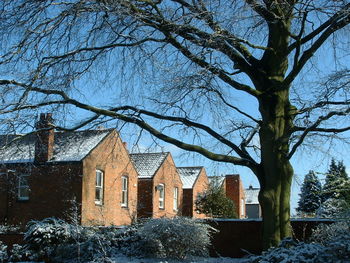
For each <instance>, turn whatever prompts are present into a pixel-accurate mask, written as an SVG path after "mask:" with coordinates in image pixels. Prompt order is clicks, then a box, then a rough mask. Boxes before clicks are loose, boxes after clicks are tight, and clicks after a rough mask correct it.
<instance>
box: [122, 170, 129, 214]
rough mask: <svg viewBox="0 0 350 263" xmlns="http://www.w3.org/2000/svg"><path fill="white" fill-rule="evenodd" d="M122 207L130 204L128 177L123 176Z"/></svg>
mask: <svg viewBox="0 0 350 263" xmlns="http://www.w3.org/2000/svg"><path fill="white" fill-rule="evenodd" d="M121 205H122V207H127V206H128V177H126V176H123V177H122V202H121Z"/></svg>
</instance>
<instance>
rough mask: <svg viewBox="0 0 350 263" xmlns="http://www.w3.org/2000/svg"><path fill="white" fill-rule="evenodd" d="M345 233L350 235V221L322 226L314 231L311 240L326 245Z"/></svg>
mask: <svg viewBox="0 0 350 263" xmlns="http://www.w3.org/2000/svg"><path fill="white" fill-rule="evenodd" d="M343 233H350V221H339V222H336V223H333V224H320V225H318V226H317V227H316V228H315V229H314V230H313V231H312V235H311V237H310V240H311V241H313V242H317V243H320V244H322V245H325V244H327V243H328V242H329V241H331V240H333V239H334V238H336V237H337V236H340V235H342V234H343Z"/></svg>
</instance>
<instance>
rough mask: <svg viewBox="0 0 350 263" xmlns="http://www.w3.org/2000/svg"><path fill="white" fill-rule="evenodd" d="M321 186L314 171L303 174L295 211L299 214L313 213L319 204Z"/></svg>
mask: <svg viewBox="0 0 350 263" xmlns="http://www.w3.org/2000/svg"><path fill="white" fill-rule="evenodd" d="M321 194H322V186H321V183H320V180H319V179H318V177H317V176H316V175H315V173H314V171H309V173H308V174H306V175H305V178H304V182H303V185H302V187H301V193H300V194H299V196H300V199H299V202H298V208H297V211H298V212H299V213H301V214H311V215H313V214H315V212H316V211H317V209H318V208H319V207H320V205H321Z"/></svg>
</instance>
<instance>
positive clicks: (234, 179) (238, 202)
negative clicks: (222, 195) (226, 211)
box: [225, 174, 246, 218]
mask: <svg viewBox="0 0 350 263" xmlns="http://www.w3.org/2000/svg"><path fill="white" fill-rule="evenodd" d="M225 191H226V196H227V197H228V198H230V199H231V200H232V201H233V202H234V203H235V206H236V211H237V216H238V218H245V217H246V212H245V196H244V188H243V185H242V181H241V180H240V177H239V175H238V174H230V175H226V178H225ZM242 202H243V204H242Z"/></svg>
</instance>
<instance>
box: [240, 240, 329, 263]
mask: <svg viewBox="0 0 350 263" xmlns="http://www.w3.org/2000/svg"><path fill="white" fill-rule="evenodd" d="M323 249H324V247H323V246H322V245H320V244H316V243H311V244H307V243H304V242H299V243H298V242H296V241H294V240H292V239H291V238H286V239H284V240H282V242H281V244H280V245H279V246H278V247H277V248H270V249H269V250H267V251H265V252H263V254H262V255H261V256H254V257H250V258H249V259H248V260H247V262H252V263H258V262H259V263H301V262H305V263H308V262H310V263H311V262H318V261H316V259H317V257H318V254H320V253H321V252H322V251H323Z"/></svg>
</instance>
